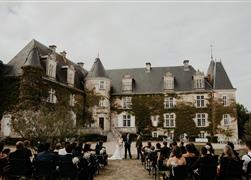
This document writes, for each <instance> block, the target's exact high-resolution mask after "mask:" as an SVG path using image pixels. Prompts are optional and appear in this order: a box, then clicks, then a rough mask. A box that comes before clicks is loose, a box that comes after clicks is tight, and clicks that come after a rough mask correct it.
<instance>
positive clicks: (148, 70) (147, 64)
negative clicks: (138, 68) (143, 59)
mask: <svg viewBox="0 0 251 180" xmlns="http://www.w3.org/2000/svg"><path fill="white" fill-rule="evenodd" d="M146 72H151V63H149V62H147V63H146Z"/></svg>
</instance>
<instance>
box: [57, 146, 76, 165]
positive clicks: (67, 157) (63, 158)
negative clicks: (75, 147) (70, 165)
mask: <svg viewBox="0 0 251 180" xmlns="http://www.w3.org/2000/svg"><path fill="white" fill-rule="evenodd" d="M65 152H66V154H65V155H60V156H59V160H60V161H72V159H73V158H74V156H73V155H72V146H71V144H70V143H67V144H66V146H65Z"/></svg>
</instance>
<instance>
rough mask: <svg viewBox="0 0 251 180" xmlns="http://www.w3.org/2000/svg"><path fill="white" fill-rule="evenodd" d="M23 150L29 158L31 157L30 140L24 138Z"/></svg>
mask: <svg viewBox="0 0 251 180" xmlns="http://www.w3.org/2000/svg"><path fill="white" fill-rule="evenodd" d="M24 151H25V153H27V155H28V156H29V157H30V158H31V157H32V152H31V150H30V141H28V140H25V141H24Z"/></svg>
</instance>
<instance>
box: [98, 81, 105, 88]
mask: <svg viewBox="0 0 251 180" xmlns="http://www.w3.org/2000/svg"><path fill="white" fill-rule="evenodd" d="M99 89H101V90H102V89H105V81H99Z"/></svg>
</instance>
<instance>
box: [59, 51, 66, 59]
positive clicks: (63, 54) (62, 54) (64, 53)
mask: <svg viewBox="0 0 251 180" xmlns="http://www.w3.org/2000/svg"><path fill="white" fill-rule="evenodd" d="M60 54H61V56H63V57H64V58H66V54H67V53H66V51H65V50H63V51H62V52H60Z"/></svg>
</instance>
